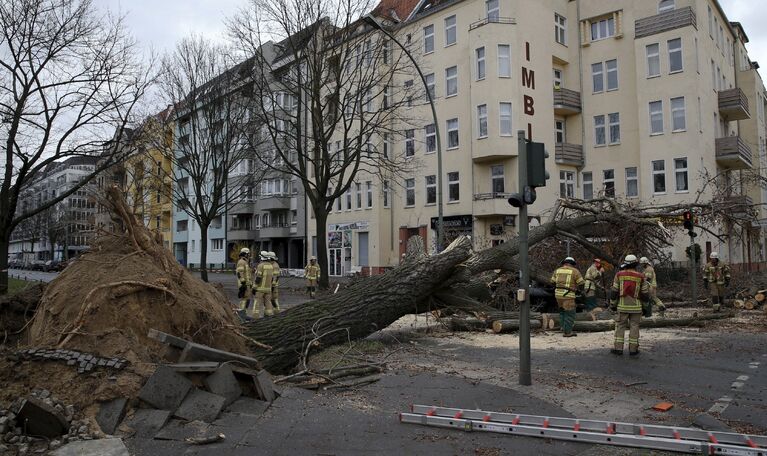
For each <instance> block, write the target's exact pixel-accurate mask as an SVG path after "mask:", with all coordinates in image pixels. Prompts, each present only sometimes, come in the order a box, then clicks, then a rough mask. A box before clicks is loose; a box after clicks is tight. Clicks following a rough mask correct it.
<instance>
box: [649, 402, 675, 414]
mask: <svg viewBox="0 0 767 456" xmlns="http://www.w3.org/2000/svg"><path fill="white" fill-rule="evenodd" d="M673 407H674V404H672V403H671V402H658V403H657V404H655V405H653V406H652V409H653V410H657V411H658V412H668V411H669V410H671V409H672V408H673Z"/></svg>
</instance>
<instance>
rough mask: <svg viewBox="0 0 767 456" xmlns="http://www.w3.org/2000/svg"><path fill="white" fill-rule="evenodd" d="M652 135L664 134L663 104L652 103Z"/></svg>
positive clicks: (658, 102)
mask: <svg viewBox="0 0 767 456" xmlns="http://www.w3.org/2000/svg"><path fill="white" fill-rule="evenodd" d="M650 134H651V135H660V134H663V102H662V101H651V102H650Z"/></svg>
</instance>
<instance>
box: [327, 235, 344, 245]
mask: <svg viewBox="0 0 767 456" xmlns="http://www.w3.org/2000/svg"><path fill="white" fill-rule="evenodd" d="M342 244H343V233H342V232H341V231H329V232H328V248H331V249H340V248H341V246H342Z"/></svg>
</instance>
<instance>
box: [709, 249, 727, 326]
mask: <svg viewBox="0 0 767 456" xmlns="http://www.w3.org/2000/svg"><path fill="white" fill-rule="evenodd" d="M709 259H710V261H709V262H708V264H706V267H705V268H704V269H703V285H705V286H706V287H707V288H708V291H709V294H710V295H711V302H712V303H713V305H714V312H719V309H720V308H721V306H722V305H723V304H724V289H725V288H727V287H729V286H730V267H729V266H728V265H727V264H726V263H724V262H722V261H719V254H718V253H716V252H711V255H709Z"/></svg>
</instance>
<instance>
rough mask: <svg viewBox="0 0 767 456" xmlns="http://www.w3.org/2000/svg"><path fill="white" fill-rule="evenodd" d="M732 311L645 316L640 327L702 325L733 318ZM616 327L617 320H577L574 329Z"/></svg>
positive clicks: (611, 328) (603, 330) (611, 329)
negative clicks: (678, 315)
mask: <svg viewBox="0 0 767 456" xmlns="http://www.w3.org/2000/svg"><path fill="white" fill-rule="evenodd" d="M732 316H733V314H732V313H715V314H708V315H698V316H696V317H687V318H662V317H652V318H643V319H642V320H640V322H639V327H640V328H667V327H672V326H702V325H703V324H704V322H705V321H707V320H719V319H723V318H731V317H732ZM614 329H615V321H611V320H599V321H576V322H575V325H574V327H573V330H574V331H580V332H605V331H613V330H614Z"/></svg>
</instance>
